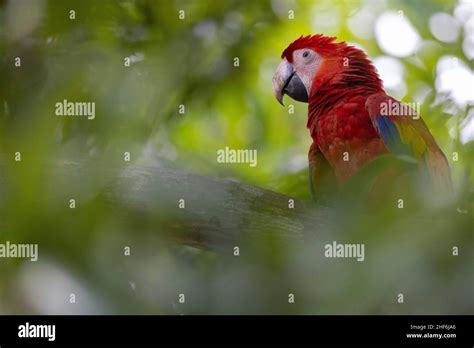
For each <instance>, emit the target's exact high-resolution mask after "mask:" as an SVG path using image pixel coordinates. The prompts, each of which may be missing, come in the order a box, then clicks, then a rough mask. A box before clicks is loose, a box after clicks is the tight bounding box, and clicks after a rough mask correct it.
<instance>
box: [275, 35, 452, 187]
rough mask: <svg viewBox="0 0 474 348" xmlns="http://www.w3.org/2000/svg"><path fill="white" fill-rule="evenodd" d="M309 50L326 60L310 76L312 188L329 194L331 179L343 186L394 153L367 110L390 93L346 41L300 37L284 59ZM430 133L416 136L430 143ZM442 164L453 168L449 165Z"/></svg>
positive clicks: (367, 63)
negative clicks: (371, 102)
mask: <svg viewBox="0 0 474 348" xmlns="http://www.w3.org/2000/svg"><path fill="white" fill-rule="evenodd" d="M308 48H309V49H311V50H313V51H315V52H316V53H317V54H318V55H319V56H320V57H321V63H320V65H319V66H318V68H317V71H316V72H315V73H314V76H311V77H310V79H311V81H312V84H311V89H310V91H309V92H308V103H309V105H308V121H307V127H308V128H309V130H310V134H311V137H312V139H313V145H312V146H311V149H310V152H309V162H310V173H311V181H312V189H313V191H314V192H315V193H316V194H318V192H320V191H325V189H326V186H327V185H328V182H330V181H331V176H332V177H333V178H334V179H335V180H333V181H337V182H338V184H339V185H340V184H342V183H344V182H346V181H347V180H348V179H349V178H350V177H351V176H353V175H354V174H355V173H356V172H357V171H358V170H359V169H360V168H361V167H362V166H364V165H365V164H366V163H367V162H369V161H371V160H372V159H374V158H376V157H378V156H380V155H382V154H385V153H387V152H389V150H390V149H389V147H388V146H387V139H385V138H384V137H383V135H384V134H381V133H380V130H379V129H377V128H376V127H375V126H374V124H373V119H372V118H374V117H375V116H376V115H370V113H369V110H368V109H367V107H366V102H367V100H368V98H369V97H370V96H373V95H385V92H384V90H383V86H382V81H381V80H380V78H379V76H378V74H377V71H376V69H375V67H374V66H373V65H372V62H371V61H370V59H369V58H368V57H367V55H366V54H365V53H364V52H363V51H362V50H360V49H358V48H356V47H353V46H350V45H348V44H347V43H346V42H336V38H335V37H326V36H324V35H320V34H319V35H312V36H302V37H300V38H299V39H297V40H296V41H294V42H293V43H291V44H290V45H289V46H288V47H287V48H286V49H285V50H284V51H283V53H282V58H284V59H286V60H287V61H288V62H289V63H290V64H293V60H294V52H295V51H297V50H301V49H303V50H304V49H308ZM296 73H298V71H296ZM387 98H388V97H387ZM371 117H372V118H371ZM413 122H415V123H416V121H413ZM415 123H414V124H415ZM421 123H423V121H422V120H421V119H420V120H419V123H416V125H417V126H415V127H414V129H418V131H419V130H421V129H422V128H423V129H425V128H426V126H425V125H424V123H423V124H422V125H421ZM426 132H427V133H426ZM426 132H425V131H422V132H418V133H419V134H417V135H416V137H418V136H419V137H421V138H423V139H425V138H427V134H429V131H428V129H427V128H426ZM395 135H397V134H395ZM430 136H431V134H430ZM433 144H434V145H433V146H436V148H437V145H436V143H435V142H434V143H433ZM438 150H439V148H438ZM439 151H440V152H441V150H439ZM441 154H442V152H441ZM441 165H442V166H445V167H446V168H447V163H441ZM448 171H449V170H448Z"/></svg>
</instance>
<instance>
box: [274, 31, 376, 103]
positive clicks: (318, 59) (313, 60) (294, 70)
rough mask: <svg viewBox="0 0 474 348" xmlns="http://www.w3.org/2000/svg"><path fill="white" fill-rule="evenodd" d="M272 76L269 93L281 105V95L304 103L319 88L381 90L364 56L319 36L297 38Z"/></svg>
mask: <svg viewBox="0 0 474 348" xmlns="http://www.w3.org/2000/svg"><path fill="white" fill-rule="evenodd" d="M281 58H282V61H281V63H280V65H278V68H277V70H276V72H275V74H274V75H273V93H274V94H275V98H276V99H277V100H278V102H280V104H282V105H283V95H284V94H287V95H288V96H290V97H291V98H293V99H295V100H297V101H301V102H308V101H309V100H310V99H311V95H312V94H313V93H314V92H315V91H316V90H317V89H318V88H319V87H320V86H321V85H323V84H324V85H328V84H329V85H331V84H332V85H333V87H334V88H346V87H347V88H354V87H357V86H361V85H364V86H366V87H368V88H371V87H374V88H375V89H376V90H378V89H380V88H381V81H380V79H379V77H378V75H377V72H376V70H375V68H374V66H373V65H372V63H371V62H370V60H369V59H368V58H367V56H366V54H365V53H364V52H363V51H362V50H360V49H358V48H356V47H353V46H349V45H347V44H346V43H345V42H336V38H335V37H328V36H324V35H321V34H317V35H308V36H301V37H300V38H299V39H297V40H295V41H294V42H292V43H291V44H290V45H289V46H288V47H287V48H286V49H285V50H284V51H283V53H282V54H281Z"/></svg>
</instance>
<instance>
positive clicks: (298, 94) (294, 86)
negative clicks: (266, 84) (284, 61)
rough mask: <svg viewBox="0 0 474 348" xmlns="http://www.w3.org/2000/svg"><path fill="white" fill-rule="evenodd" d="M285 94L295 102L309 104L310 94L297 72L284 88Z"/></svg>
mask: <svg viewBox="0 0 474 348" xmlns="http://www.w3.org/2000/svg"><path fill="white" fill-rule="evenodd" d="M283 93H285V94H287V95H288V96H290V97H291V98H293V99H294V100H297V101H300V102H305V103H307V102H308V92H307V91H306V87H305V85H304V83H303V81H301V79H300V77H299V76H298V75H297V74H296V73H295V72H293V74H291V76H290V78H289V79H288V81H287V82H286V85H285V87H284V88H283Z"/></svg>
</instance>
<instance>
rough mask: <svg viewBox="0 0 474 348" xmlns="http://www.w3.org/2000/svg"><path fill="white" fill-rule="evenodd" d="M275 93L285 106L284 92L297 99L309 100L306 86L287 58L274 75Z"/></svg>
mask: <svg viewBox="0 0 474 348" xmlns="http://www.w3.org/2000/svg"><path fill="white" fill-rule="evenodd" d="M273 94H274V95H275V98H276V99H277V100H278V102H279V103H280V104H281V105H283V106H284V104H283V95H284V94H288V95H289V96H290V97H291V98H293V99H295V100H297V101H301V102H308V92H307V91H306V87H305V85H304V83H303V81H301V79H300V77H299V76H298V75H297V74H296V72H295V70H294V69H293V65H291V64H290V63H289V62H288V61H287V60H286V58H283V60H282V61H281V63H280V65H278V68H277V69H276V71H275V74H274V75H273Z"/></svg>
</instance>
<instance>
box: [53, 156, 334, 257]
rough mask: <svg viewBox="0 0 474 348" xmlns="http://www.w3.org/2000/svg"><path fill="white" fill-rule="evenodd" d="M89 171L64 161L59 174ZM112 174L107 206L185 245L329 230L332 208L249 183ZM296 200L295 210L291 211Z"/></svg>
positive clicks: (175, 174) (179, 174) (130, 171)
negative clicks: (312, 205) (315, 207)
mask: <svg viewBox="0 0 474 348" xmlns="http://www.w3.org/2000/svg"><path fill="white" fill-rule="evenodd" d="M89 167H90V166H88V165H85V163H82V162H63V163H61V164H60V165H59V168H58V171H57V173H58V175H60V176H61V177H63V178H64V176H66V177H69V178H70V179H69V180H81V179H80V178H76V179H74V177H78V176H79V177H82V178H84V176H87V171H88V170H89V169H88V168H89ZM110 171H112V169H110V170H109V173H108V175H106V176H110V177H112V178H113V179H112V180H110V182H109V183H107V185H106V189H105V190H103V193H102V196H103V198H104V200H105V201H106V202H107V204H111V205H114V206H117V207H120V208H121V209H123V212H124V213H125V214H129V215H131V216H134V217H138V219H139V220H142V221H146V222H147V226H148V227H147V228H150V226H152V227H151V229H152V231H151V232H152V233H154V232H160V233H164V234H166V235H167V236H169V237H170V238H172V239H174V240H176V241H177V242H179V243H182V244H186V245H191V246H195V247H202V248H210V249H221V248H228V246H229V245H232V243H235V242H237V241H239V240H245V239H247V240H248V239H252V240H253V239H256V238H265V237H266V236H267V235H268V234H271V235H275V234H278V235H279V236H280V237H282V238H283V239H288V240H301V239H303V238H305V237H306V236H310V235H312V234H314V232H315V231H318V230H320V229H321V228H327V226H326V221H327V220H328V213H327V209H325V208H318V209H314V208H312V207H311V206H310V205H308V204H307V203H306V202H304V201H302V200H298V199H293V198H292V197H289V196H285V195H283V194H280V193H276V192H272V191H269V190H265V189H261V188H258V187H255V186H251V185H248V184H244V183H240V182H235V181H232V180H226V179H219V178H211V177H206V176H202V175H197V174H191V173H187V172H183V171H180V170H174V169H165V168H161V167H145V166H137V165H130V166H128V167H126V168H123V169H120V170H119V171H118V174H117V172H110ZM114 177H115V178H114ZM72 182H74V181H72ZM181 199H182V200H184V201H180V200H181ZM290 199H293V201H294V208H289V202H290ZM180 202H181V204H183V203H184V208H180V206H179V204H180Z"/></svg>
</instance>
